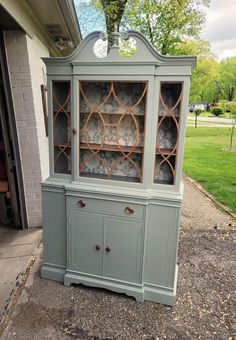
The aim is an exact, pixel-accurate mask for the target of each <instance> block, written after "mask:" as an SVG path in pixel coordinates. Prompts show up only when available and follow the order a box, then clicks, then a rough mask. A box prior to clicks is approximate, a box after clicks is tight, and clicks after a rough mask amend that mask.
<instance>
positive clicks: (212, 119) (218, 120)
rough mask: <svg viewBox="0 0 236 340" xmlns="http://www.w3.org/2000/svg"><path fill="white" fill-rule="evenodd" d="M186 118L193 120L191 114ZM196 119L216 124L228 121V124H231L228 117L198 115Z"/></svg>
mask: <svg viewBox="0 0 236 340" xmlns="http://www.w3.org/2000/svg"><path fill="white" fill-rule="evenodd" d="M187 119H188V120H193V121H195V117H193V116H188V117H187ZM198 120H199V121H202V122H208V123H218V124H220V123H229V124H231V119H229V118H220V117H201V116H199V117H198Z"/></svg>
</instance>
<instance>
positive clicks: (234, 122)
mask: <svg viewBox="0 0 236 340" xmlns="http://www.w3.org/2000/svg"><path fill="white" fill-rule="evenodd" d="M235 125H236V118H235V119H233V122H232V129H231V135H230V144H229V151H231V150H232V146H233V137H234V130H235Z"/></svg>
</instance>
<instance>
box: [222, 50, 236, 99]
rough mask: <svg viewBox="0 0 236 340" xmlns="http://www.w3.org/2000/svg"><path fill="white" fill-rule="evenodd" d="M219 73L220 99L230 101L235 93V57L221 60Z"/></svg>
mask: <svg viewBox="0 0 236 340" xmlns="http://www.w3.org/2000/svg"><path fill="white" fill-rule="evenodd" d="M219 74H220V87H221V91H222V99H226V100H228V101H232V100H233V99H234V97H235V95H236V57H233V58H227V59H225V60H222V61H221V63H220V65H219Z"/></svg>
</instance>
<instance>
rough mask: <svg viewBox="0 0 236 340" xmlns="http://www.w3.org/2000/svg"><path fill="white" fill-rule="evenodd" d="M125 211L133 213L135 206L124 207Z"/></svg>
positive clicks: (128, 213) (129, 213)
mask: <svg viewBox="0 0 236 340" xmlns="http://www.w3.org/2000/svg"><path fill="white" fill-rule="evenodd" d="M124 212H125V213H126V214H127V215H132V214H133V213H134V208H131V207H126V208H125V209H124Z"/></svg>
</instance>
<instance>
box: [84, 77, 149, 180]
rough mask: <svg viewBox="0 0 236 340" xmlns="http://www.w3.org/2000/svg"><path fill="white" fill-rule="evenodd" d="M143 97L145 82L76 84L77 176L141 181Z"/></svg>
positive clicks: (144, 103)
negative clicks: (78, 171)
mask: <svg viewBox="0 0 236 340" xmlns="http://www.w3.org/2000/svg"><path fill="white" fill-rule="evenodd" d="M146 95H147V83H146V82H143V83H142V82H114V81H107V82H91V81H89V82H85V81H82V82H80V176H85V173H87V174H88V173H90V174H91V177H94V176H100V175H102V176H105V177H107V178H109V179H111V178H113V179H114V178H115V177H114V176H118V177H119V176H121V177H122V178H123V179H122V180H123V181H124V180H126V179H125V177H127V178H129V177H133V178H135V177H137V178H139V181H142V159H143V156H142V154H143V150H144V131H145V114H146V113H145V110H146ZM122 167H123V168H122ZM86 176H88V175H86ZM127 180H128V179H127Z"/></svg>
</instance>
